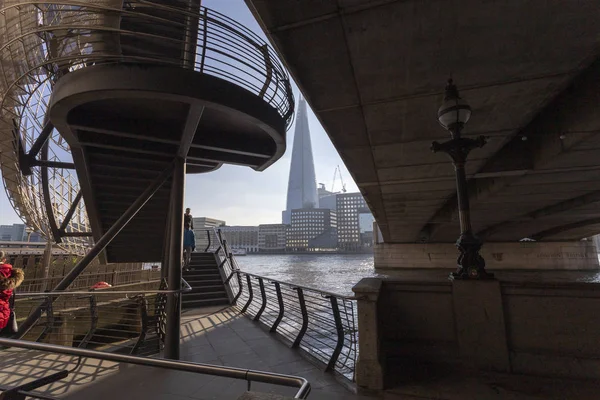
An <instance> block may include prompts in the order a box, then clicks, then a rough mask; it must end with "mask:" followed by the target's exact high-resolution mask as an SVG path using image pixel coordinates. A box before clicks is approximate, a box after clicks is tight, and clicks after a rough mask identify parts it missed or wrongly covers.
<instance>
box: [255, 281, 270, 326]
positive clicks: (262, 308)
mask: <svg viewBox="0 0 600 400" xmlns="http://www.w3.org/2000/svg"><path fill="white" fill-rule="evenodd" d="M258 286H260V297H261V300H262V305H261V306H260V309H259V310H258V312H257V313H256V316H254V320H255V321H258V320H259V319H260V316H261V315H262V313H263V312H264V311H265V308H266V307H267V293H266V292H265V283H264V281H263V278H258Z"/></svg>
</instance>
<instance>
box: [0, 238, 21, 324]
mask: <svg viewBox="0 0 600 400" xmlns="http://www.w3.org/2000/svg"><path fill="white" fill-rule="evenodd" d="M24 279H25V273H24V272H23V270H22V269H21V268H13V266H12V265H10V264H8V263H7V262H6V253H5V252H4V251H1V250H0V330H4V329H5V328H7V326H8V325H9V323H10V326H8V328H7V329H8V330H10V332H9V333H15V332H13V330H14V329H13V326H14V327H16V324H17V321H16V316H15V314H14V310H13V309H12V307H11V297H12V296H13V291H14V290H15V289H16V288H17V287H18V286H19V285H20V284H21V283H22V282H23V280H24ZM2 333H4V332H2Z"/></svg>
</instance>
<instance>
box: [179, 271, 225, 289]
mask: <svg viewBox="0 0 600 400" xmlns="http://www.w3.org/2000/svg"><path fill="white" fill-rule="evenodd" d="M183 279H185V281H186V282H187V283H188V284H189V285H190V286H191V287H195V286H198V285H202V284H203V283H204V282H206V281H216V280H219V281H221V283H222V282H223V281H222V280H221V276H220V275H217V274H215V275H206V276H205V277H203V278H190V279H188V278H185V277H184V278H183Z"/></svg>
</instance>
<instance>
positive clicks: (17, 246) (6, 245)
mask: <svg viewBox="0 0 600 400" xmlns="http://www.w3.org/2000/svg"><path fill="white" fill-rule="evenodd" d="M0 249H2V250H3V251H5V252H6V253H7V255H8V256H9V257H12V256H19V255H40V256H41V255H43V254H44V250H46V243H42V242H21V241H14V240H12V241H3V240H1V241H0ZM67 254H68V253H67V252H66V251H64V250H62V249H60V248H58V247H56V246H54V247H53V248H52V255H53V256H61V255H67Z"/></svg>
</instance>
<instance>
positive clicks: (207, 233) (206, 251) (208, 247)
mask: <svg viewBox="0 0 600 400" xmlns="http://www.w3.org/2000/svg"><path fill="white" fill-rule="evenodd" d="M206 236H208V245H207V246H206V249H205V250H204V252H205V253H208V249H210V245H211V243H210V231H209V230H208V229H207V230H206Z"/></svg>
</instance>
